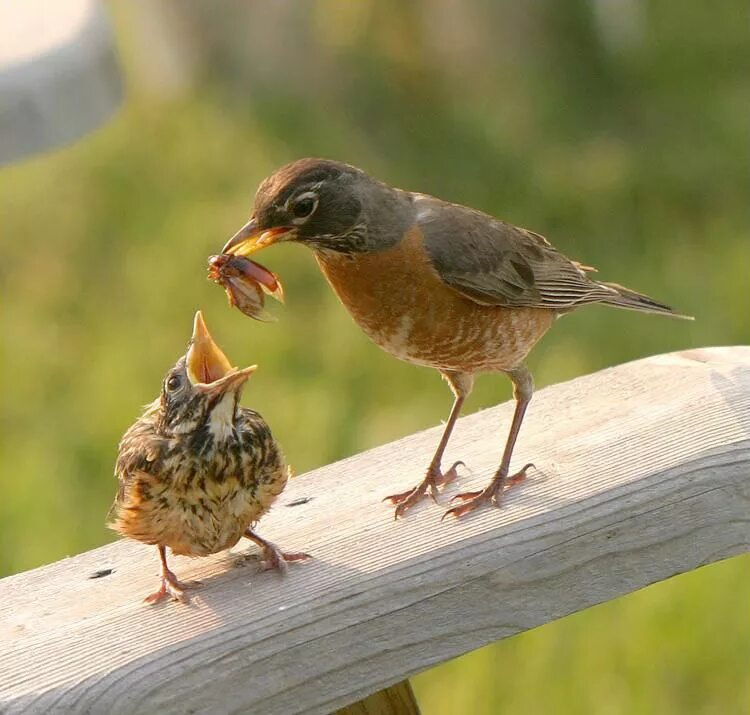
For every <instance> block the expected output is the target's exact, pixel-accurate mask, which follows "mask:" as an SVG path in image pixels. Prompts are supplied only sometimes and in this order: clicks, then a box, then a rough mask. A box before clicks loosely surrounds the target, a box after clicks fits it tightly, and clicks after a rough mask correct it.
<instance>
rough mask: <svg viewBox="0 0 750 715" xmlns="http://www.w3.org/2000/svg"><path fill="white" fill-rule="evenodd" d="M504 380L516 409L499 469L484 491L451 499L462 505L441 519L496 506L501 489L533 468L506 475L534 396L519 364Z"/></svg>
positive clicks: (500, 496) (529, 377) (523, 476)
mask: <svg viewBox="0 0 750 715" xmlns="http://www.w3.org/2000/svg"><path fill="white" fill-rule="evenodd" d="M508 377H510V379H511V380H512V381H513V396H514V397H515V398H516V409H515V412H514V413H513V421H512V422H511V425H510V432H509V433H508V439H507V441H506V443H505V450H504V451H503V459H502V461H501V462H500V466H499V467H498V470H497V472H495V476H494V477H493V479H492V481H491V482H490V483H489V485H488V486H487V487H486V488H485V489H483V490H481V491H477V492H464V493H463V494H457V495H456V496H455V497H453V499H452V500H451V501H453V500H455V499H458V500H460V501H462V502H463V504H460V505H458V506H454V507H453V508H452V509H448V511H446V512H445V514H443V519H445V517H446V516H448V514H452V515H453V516H455V517H460V516H463V515H464V514H468V513H469V512H471V511H474V510H475V509H477V508H478V507H480V506H482V505H484V504H492V505H494V506H500V500H501V498H502V494H503V490H504V489H506V488H510V487H512V486H513V485H515V484H518V483H519V482H522V481H523V480H524V479H525V478H526V471H527V470H528V469H530V468H531V467H533V466H534V465H533V464H527V465H525V466H524V467H523V469H521V470H519V471H518V472H516V473H515V474H512V475H510V476H509V475H508V472H509V470H510V458H511V455H512V454H513V447H515V445H516V439H517V438H518V432H519V431H520V429H521V423H522V422H523V416H524V415H525V414H526V408H527V407H528V406H529V402H531V396H532V395H533V394H534V380H533V379H532V377H531V373H530V372H529V371H528V370H527V369H526V368H525V367H524V366H523V365H522V366H521V367H517V368H515V369H513V370H508Z"/></svg>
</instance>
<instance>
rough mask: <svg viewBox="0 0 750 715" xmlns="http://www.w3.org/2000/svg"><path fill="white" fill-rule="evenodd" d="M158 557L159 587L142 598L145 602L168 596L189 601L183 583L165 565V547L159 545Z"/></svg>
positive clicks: (183, 601)
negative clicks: (159, 567) (159, 569)
mask: <svg viewBox="0 0 750 715" xmlns="http://www.w3.org/2000/svg"><path fill="white" fill-rule="evenodd" d="M159 559H160V560H161V587H160V588H159V590H158V591H155V592H154V593H152V594H151V595H150V596H146V598H145V599H144V600H145V602H146V603H158V602H159V601H161V600H162V599H163V598H167V597H168V596H170V597H172V598H173V599H175V600H176V601H181V602H182V603H189V601H190V597H189V596H188V595H187V594H186V593H185V584H183V583H180V582H179V581H178V580H177V576H175V575H174V573H173V572H172V571H171V570H170V568H169V566H167V549H166V547H164V546H159Z"/></svg>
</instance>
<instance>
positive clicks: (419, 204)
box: [414, 194, 686, 317]
mask: <svg viewBox="0 0 750 715" xmlns="http://www.w3.org/2000/svg"><path fill="white" fill-rule="evenodd" d="M414 203H415V207H416V209H417V220H418V224H419V227H420V229H421V230H422V233H423V234H424V237H425V248H426V250H427V253H428V254H429V256H430V259H431V261H432V264H433V266H434V267H435V270H436V271H437V272H438V274H439V275H440V277H441V278H442V279H443V281H445V283H447V284H448V285H449V286H451V287H452V288H453V289H455V290H457V291H458V292H459V293H461V294H462V295H464V296H466V297H467V298H471V299H472V300H474V301H477V302H478V303H482V304H484V305H498V306H504V307H518V308H548V309H550V310H554V311H557V312H560V313H564V312H567V311H569V310H572V309H574V308H577V307H578V306H581V305H586V304H588V303H603V304H605V305H611V306H615V307H617V308H627V309H630V310H640V311H643V312H649V313H664V314H668V315H674V316H676V317H686V316H681V315H679V314H677V313H675V312H674V311H673V310H672V309H671V308H670V307H669V306H666V305H663V304H661V303H658V302H656V301H655V300H653V299H651V298H649V297H648V296H646V295H642V294H640V293H636V292H635V291H632V290H630V289H628V288H624V287H623V286H620V285H617V284H616V283H603V282H599V281H595V280H593V279H591V278H589V276H588V275H587V271H593V270H594V269H593V268H590V267H588V266H583V265H582V264H580V263H578V262H576V261H572V260H570V259H569V258H567V257H566V256H564V255H563V254H562V253H560V252H559V251H558V250H556V249H555V248H554V247H553V246H552V245H551V244H550V243H549V241H547V239H545V238H544V237H543V236H540V235H539V234H537V233H534V232H533V231H528V230H526V229H523V228H519V227H517V226H513V225H511V224H509V223H505V222H504V221H500V220H499V219H495V218H493V217H492V216H488V215H487V214H484V213H482V212H480V211H475V210H474V209H469V208H467V207H465V206H460V205H457V204H450V203H447V202H444V201H440V200H439V199H435V198H433V197H431V196H424V195H421V194H417V195H415V197H414Z"/></svg>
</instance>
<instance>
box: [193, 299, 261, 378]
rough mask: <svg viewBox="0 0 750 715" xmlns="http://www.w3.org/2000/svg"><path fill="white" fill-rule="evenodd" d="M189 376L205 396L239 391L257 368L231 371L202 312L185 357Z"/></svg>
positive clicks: (231, 368) (198, 313)
mask: <svg viewBox="0 0 750 715" xmlns="http://www.w3.org/2000/svg"><path fill="white" fill-rule="evenodd" d="M186 368H187V375H188V379H189V380H190V382H191V383H192V384H193V386H194V387H195V388H196V389H198V390H200V391H201V392H206V393H221V392H227V391H228V390H234V391H236V390H239V388H240V387H241V386H242V385H244V384H245V381H246V380H247V378H248V377H250V375H252V373H254V372H255V370H257V368H258V366H257V365H251V366H250V367H246V368H244V369H242V370H238V369H237V368H236V367H232V364H231V363H230V362H229V360H228V359H227V356H226V355H224V353H223V352H222V351H221V348H220V347H219V346H218V345H217V344H216V343H215V342H214V339H213V338H212V337H211V333H209V332H208V328H207V327H206V322H205V321H204V320H203V314H202V313H201V311H200V310H199V311H198V312H197V313H196V314H195V320H194V322H193V336H192V338H191V339H190V347H189V348H188V351H187V357H186Z"/></svg>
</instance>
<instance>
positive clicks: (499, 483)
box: [223, 159, 685, 517]
mask: <svg viewBox="0 0 750 715" xmlns="http://www.w3.org/2000/svg"><path fill="white" fill-rule="evenodd" d="M282 241H293V242H295V243H301V244H303V245H306V246H309V247H310V248H311V249H312V250H313V252H314V254H315V258H316V260H317V261H318V265H319V266H320V268H321V270H322V271H323V273H324V275H325V277H326V278H327V279H328V282H329V283H330V284H331V287H332V288H333V290H334V291H335V292H336V294H337V295H338V297H339V299H340V300H341V302H342V303H343V304H344V306H345V307H346V308H347V310H348V311H349V313H351V315H352V317H353V318H354V320H355V321H356V322H357V323H358V324H359V326H360V327H361V328H362V329H363V330H364V332H365V333H367V335H368V336H369V337H370V338H371V339H372V340H373V341H374V342H375V343H376V344H377V345H379V346H380V347H381V348H383V349H384V350H386V351H387V352H389V353H391V354H392V355H395V356H396V357H398V358H400V359H402V360H406V361H407V362H410V363H414V364H417V365H426V366H428V367H432V368H435V369H436V370H439V371H440V373H441V374H442V376H443V377H444V378H445V380H447V382H448V384H449V385H450V387H451V390H452V391H453V394H454V396H455V400H454V402H453V408H452V410H451V413H450V416H449V418H448V421H447V423H446V425H445V430H444V432H443V437H442V439H441V440H440V443H439V445H438V447H437V450H436V451H435V455H434V457H433V458H432V461H431V462H430V465H429V466H428V468H427V473H426V475H425V477H424V479H422V481H421V482H420V483H419V484H417V485H416V486H415V487H414V488H413V489H408V490H407V491H405V492H403V493H402V494H393V495H391V496H389V497H386V498H387V499H389V500H390V501H391V502H393V503H394V504H396V517H398V516H400V515H401V514H403V512H404V511H405V510H406V509H408V508H410V507H411V506H413V505H414V504H416V503H417V502H418V501H420V500H421V499H422V498H423V497H424V496H425V494H427V493H428V492H429V493H430V494H431V495H432V497H433V498H435V497H436V494H437V491H438V487H439V486H441V485H443V484H445V483H447V482H449V481H451V480H452V479H453V478H454V477H455V476H456V466H457V465H458V464H460V462H456V464H454V465H453V466H452V467H450V468H449V469H447V470H443V469H442V466H441V461H442V457H443V453H444V451H445V448H446V445H447V444H448V439H449V437H450V435H451V432H452V430H453V426H454V424H455V422H456V419H457V418H458V415H459V412H460V411H461V405H462V404H463V402H464V400H465V399H466V397H467V396H468V395H469V393H470V392H471V389H472V386H473V384H474V376H475V375H476V374H477V373H480V372H504V373H505V374H506V375H507V376H508V377H509V378H510V379H511V381H512V382H513V394H514V396H515V398H516V409H515V413H514V415H513V420H512V422H511V426H510V431H509V433H508V438H507V440H506V442H505V449H504V450H503V454H502V459H501V461H500V466H499V467H498V469H497V471H496V473H495V476H494V478H493V479H492V480H491V481H490V483H489V484H488V485H487V487H486V488H485V489H483V490H481V491H476V492H466V493H464V494H459V495H457V496H456V497H454V498H455V499H460V500H462V502H463V503H462V504H460V505H458V506H455V507H454V508H453V509H450V510H449V511H448V512H446V513H448V514H453V515H454V516H457V517H458V516H461V515H462V514H466V513H468V512H470V511H472V510H474V509H476V508H477V507H479V506H481V505H483V504H495V505H498V504H499V503H500V499H501V496H502V493H503V490H504V489H505V488H506V487H508V486H510V485H511V484H514V483H516V482H517V481H520V480H522V479H523V478H524V475H525V473H526V470H527V468H528V467H530V466H531V465H526V466H525V467H523V468H522V469H521V470H519V471H518V472H517V473H516V474H514V475H511V474H510V460H511V455H512V453H513V447H514V445H515V442H516V438H517V437H518V432H519V430H520V428H521V422H522V421H523V417H524V413H525V412H526V407H527V406H528V404H529V401H530V400H531V395H532V393H533V390H534V383H533V380H532V378H531V373H530V372H529V371H528V369H527V368H526V367H525V365H524V360H525V358H526V356H527V355H528V353H529V351H530V350H531V348H532V347H534V345H535V344H536V342H537V341H538V340H539V339H540V338H541V337H542V335H544V334H545V333H546V332H547V330H549V328H550V327H551V326H552V324H553V323H554V322H555V319H556V318H558V317H559V316H561V315H564V314H565V313H569V312H571V311H572V310H574V309H576V308H578V307H580V306H583V305H588V304H591V303H600V304H602V305H610V306H614V307H616V308H627V309H629V310H637V311H641V312H644V313H659V314H662V315H672V316H675V313H674V311H672V310H671V308H669V307H667V306H666V305H663V304H661V303H658V302H657V301H655V300H653V299H651V298H649V297H648V296H645V295H642V294H641V293H637V292H635V291H633V290H630V289H629V288H625V287H623V286H621V285H618V284H616V283H605V282H602V281H597V280H594V279H593V278H591V277H590V276H589V275H588V274H589V273H590V272H592V271H593V270H594V269H593V268H590V267H588V266H585V265H583V264H581V263H578V262H577V261H573V260H571V259H569V258H567V257H566V256H564V255H563V254H562V253H561V252H560V251H558V250H557V249H555V248H554V247H553V246H552V245H551V244H550V242H549V241H547V239H546V238H544V237H543V236H540V235H539V234H538V233H534V232H533V231H528V230H526V229H524V228H519V227H518V226H513V225H511V224H509V223H506V222H505V221H501V220H499V219H496V218H494V217H493V216H489V215H487V214H485V213H482V212H481V211H476V210H474V209H471V208H469V207H467V206H461V205H459V204H452V203H449V202H447V201H442V200H440V199H437V198H435V197H434V196H428V195H427V194H420V193H413V192H410V191H402V190H401V189H396V188H393V187H392V186H388V185H387V184H384V183H383V182H381V181H378V180H377V179H374V178H372V177H371V176H369V175H368V174H366V173H365V172H364V171H362V170H361V169H358V168H356V167H354V166H350V165H348V164H343V163H341V162H338V161H330V160H326V159H300V160H299V161H296V162H293V163H291V164H287V165H286V166H283V167H282V168H281V169H279V170H278V171H276V172H275V173H274V174H272V175H271V176H269V177H268V178H267V179H265V180H264V181H263V182H262V183H261V185H260V187H259V188H258V192H257V194H256V195H255V206H254V207H253V215H252V218H251V219H250V221H249V222H248V223H247V224H245V226H243V227H242V228H241V229H240V230H239V231H238V232H237V233H236V234H235V235H234V236H233V237H232V238H231V239H230V240H229V241H228V242H227V243H226V245H225V246H224V248H223V251H224V253H228V254H231V255H233V256H248V255H250V254H252V253H255V252H256V251H258V250H260V249H262V248H264V247H266V246H270V245H271V244H274V243H280V242H282ZM677 317H685V316H677Z"/></svg>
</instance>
